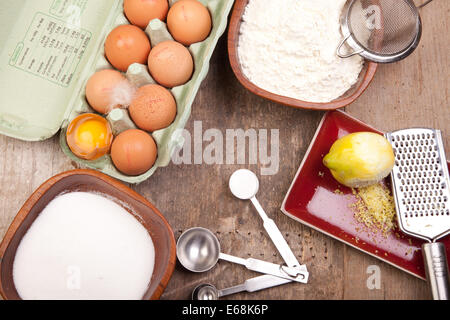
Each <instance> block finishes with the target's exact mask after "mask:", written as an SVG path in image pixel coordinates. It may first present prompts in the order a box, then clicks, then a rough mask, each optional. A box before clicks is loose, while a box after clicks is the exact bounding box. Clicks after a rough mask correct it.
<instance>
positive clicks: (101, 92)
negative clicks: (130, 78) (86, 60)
mask: <svg viewBox="0 0 450 320" xmlns="http://www.w3.org/2000/svg"><path fill="white" fill-rule="evenodd" d="M124 81H127V79H126V78H125V77H124V76H123V75H122V73H120V72H119V71H116V70H111V69H106V70H101V71H98V72H96V73H94V74H93V75H92V76H91V77H90V78H89V80H88V82H87V84H86V100H87V102H88V103H89V105H90V106H91V107H92V108H93V109H94V110H95V111H97V112H99V113H102V114H106V113H108V112H109V111H111V110H112V109H114V108H117V107H120V106H118V105H115V106H113V105H112V104H113V103H112V100H113V99H112V95H113V93H114V89H115V88H116V87H117V86H118V85H120V84H121V83H123V82H124Z"/></svg>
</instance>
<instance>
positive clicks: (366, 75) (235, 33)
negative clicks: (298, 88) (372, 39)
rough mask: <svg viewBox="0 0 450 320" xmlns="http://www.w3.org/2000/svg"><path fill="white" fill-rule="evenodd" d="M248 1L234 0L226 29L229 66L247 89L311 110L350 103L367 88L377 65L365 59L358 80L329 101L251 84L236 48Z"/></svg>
mask: <svg viewBox="0 0 450 320" xmlns="http://www.w3.org/2000/svg"><path fill="white" fill-rule="evenodd" d="M248 1H249V0H236V2H235V4H234V9H233V13H232V16H231V21H230V25H229V31H228V55H229V58H230V63H231V68H232V69H233V72H234V74H235V75H236V77H237V78H238V80H239V82H240V83H241V84H242V85H243V86H244V87H245V88H246V89H247V90H250V91H251V92H253V93H254V94H256V95H258V96H261V97H263V98H265V99H268V100H271V101H273V102H277V103H280V104H284V105H287V106H290V107H294V108H302V109H312V110H335V109H339V108H343V107H345V106H347V105H349V104H351V103H352V102H354V101H355V100H356V99H357V98H358V97H359V96H360V95H361V94H362V93H363V92H364V90H366V89H367V87H368V86H369V84H370V82H371V81H372V79H373V77H374V76H375V72H376V70H377V66H378V65H377V64H376V63H373V62H368V61H366V63H365V65H364V68H363V70H362V71H361V74H360V75H359V79H358V82H357V83H356V84H355V85H354V86H353V87H352V88H350V90H348V91H347V92H346V93H345V94H344V95H343V96H341V97H340V98H338V99H336V100H333V101H331V102H326V103H315V102H308V101H302V100H298V99H294V98H289V97H285V96H280V95H277V94H274V93H271V92H269V91H266V90H264V89H261V88H260V87H258V86H256V85H255V84H253V83H252V82H251V81H250V80H248V79H247V77H246V76H245V75H244V73H243V72H242V69H241V65H240V62H239V56H238V50H237V47H238V43H239V31H240V29H241V22H242V15H243V14H244V11H245V7H246V6H247V3H248Z"/></svg>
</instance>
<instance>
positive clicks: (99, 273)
mask: <svg viewBox="0 0 450 320" xmlns="http://www.w3.org/2000/svg"><path fill="white" fill-rule="evenodd" d="M75 196H76V197H80V198H77V199H80V200H82V201H83V203H80V204H77V203H76V200H75V201H74V197H75ZM99 199H100V200H99ZM64 201H66V202H64ZM67 201H69V202H70V201H72V202H71V203H72V206H73V207H79V209H80V210H79V211H78V213H79V215H77V214H72V216H71V215H70V212H72V213H76V212H77V211H76V210H73V208H67V209H64V205H65V204H68V203H69V202H67ZM89 204H90V205H91V206H93V207H94V208H93V210H94V211H92V212H95V211H98V210H99V209H100V210H101V209H102V208H104V210H103V211H104V212H103V213H102V214H103V215H104V216H98V217H93V216H89V214H87V212H86V211H88V210H87V208H88V207H89ZM52 206H53V207H52ZM95 206H97V207H95ZM66 207H67V205H66ZM52 208H53V209H54V210H53V212H49V211H51V210H50V209H52ZM113 211H114V212H113ZM51 214H53V216H54V217H53V218H51ZM55 216H56V218H55ZM58 216H60V217H59V218H58ZM44 218H45V219H44ZM51 219H53V220H51ZM55 219H56V220H55ZM58 219H59V221H58ZM79 219H86V221H83V222H82V223H80V221H77V220H79ZM80 225H81V226H84V227H83V228H85V229H83V230H81V235H82V236H81V239H78V240H77V241H78V242H79V243H72V244H70V243H69V244H68V240H69V242H70V239H71V237H76V236H77V235H76V234H77V232H78V233H79V234H80V230H78V231H77V227H78V229H79V226H80ZM38 226H39V228H41V229H39V228H38ZM53 226H54V228H53V230H52V227H53ZM61 226H64V228H66V229H65V230H60V229H61V228H62V227H61ZM122 226H123V228H122ZM39 230H41V235H39ZM42 231H45V232H44V235H45V237H42ZM65 233H70V236H67V235H65ZM137 234H139V235H137ZM39 236H40V238H41V239H40V241H42V245H41V246H40V244H36V241H39ZM50 236H56V237H58V236H59V237H61V241H60V243H58V241H54V239H53V241H52V242H48V241H47V243H46V242H45V241H46V239H45V238H46V237H50ZM30 237H31V239H28V238H30ZM32 237H35V238H34V239H33V238H32ZM78 237H80V236H79V235H78ZM36 238H37V239H38V240H36ZM42 238H44V239H42ZM142 239H144V240H145V239H147V240H148V241H149V242H150V244H149V245H148V246H147V244H146V243H140V242H138V241H141V240H142ZM30 240H31V243H28V244H27V242H30ZM47 240H48V239H47ZM80 240H81V241H80ZM144 240H142V241H144ZM133 241H134V242H133ZM33 242H34V243H33ZM64 246H65V247H64ZM77 248H81V250H77ZM175 248H176V245H175V239H174V235H173V231H172V229H171V227H170V226H169V224H168V223H167V221H166V219H165V218H164V217H163V215H162V214H161V213H160V212H159V211H158V210H157V209H156V208H155V207H154V206H153V205H152V204H151V203H149V202H148V201H147V200H146V199H144V198H143V197H142V196H140V195H139V194H137V193H136V192H134V191H133V190H131V189H130V188H128V187H126V186H125V185H123V184H121V183H120V182H118V181H116V180H114V179H113V178H110V177H108V176H106V175H104V174H102V173H99V172H97V171H94V170H74V171H69V172H65V173H61V174H59V175H57V176H55V177H53V178H51V179H49V180H48V181H47V182H45V183H44V184H43V185H41V186H40V187H39V188H38V189H37V190H36V191H35V192H34V193H33V194H32V195H31V197H30V198H29V199H28V200H27V201H26V202H25V204H24V205H23V207H22V208H21V209H20V211H19V212H18V214H17V215H16V217H15V219H14V220H13V222H12V224H11V226H10V227H9V229H8V231H7V232H6V235H5V237H4V239H3V241H2V243H1V244H0V294H1V296H2V297H3V298H4V299H8V300H19V299H22V298H23V297H22V296H21V295H19V292H21V293H24V294H27V295H28V296H27V297H25V298H24V299H27V298H30V297H31V298H32V297H33V295H32V294H33V292H30V291H31V290H30V287H32V286H36V283H38V282H36V281H37V280H36V279H33V278H32V274H33V273H34V274H42V275H41V278H45V276H46V274H45V272H46V270H45V269H46V268H47V269H52V268H53V269H55V272H54V274H53V275H54V276H52V277H51V276H50V275H48V274H47V276H48V281H45V280H42V286H43V287H44V286H46V287H47V288H43V290H42V294H41V293H39V294H41V295H38V297H39V298H42V299H47V297H49V298H48V299H54V298H55V299H56V298H61V299H78V298H80V299H91V297H92V298H93V299H102V298H103V297H102V295H101V294H102V291H101V290H104V291H103V292H107V293H108V294H106V295H105V296H106V299H110V298H111V299H126V300H128V299H129V298H128V297H136V299H143V300H148V299H151V300H154V299H159V298H160V296H161V294H162V293H163V291H164V289H165V287H166V285H167V284H168V282H169V279H170V277H171V275H172V272H173V270H174V266H175V260H176V252H175V251H176V249H175ZM52 250H53V251H52ZM58 250H59V251H58ZM65 251H70V252H71V255H65ZM147 251H148V252H147ZM49 252H50V254H49ZM52 252H57V253H58V254H54V255H53V256H52V254H51V253H52ZM88 252H90V254H88ZM42 256H45V259H42ZM103 256H105V257H107V258H109V259H110V260H107V259H103ZM27 259H28V260H27ZM102 259H103V260H104V261H102ZM61 260H64V261H61ZM150 260H151V261H150ZM26 261H32V262H34V261H36V263H33V270H31V267H28V268H27V265H26ZM72 261H73V263H72ZM105 261H106V264H105ZM102 263H103V264H102ZM127 263H128V264H127ZM91 264H92V267H91ZM60 265H63V266H64V271H61V273H62V275H58V274H57V273H58V267H59V266H60ZM78 266H80V267H79V270H78V269H77V267H78ZM130 267H131V268H130ZM133 268H134V269H133ZM149 269H150V270H149ZM121 270H122V271H124V270H125V272H122V273H121V272H120V271H121ZM127 270H132V271H133V272H134V271H135V270H138V272H140V271H143V272H142V275H140V276H141V278H139V275H136V274H130V273H129V272H126V271H127ZM47 273H48V272H47ZM27 274H28V279H27ZM58 276H62V278H61V279H63V281H64V286H66V287H67V289H68V290H73V291H71V292H69V295H67V293H68V292H65V294H66V295H61V296H58V291H57V285H55V289H54V291H53V292H51V291H50V290H49V288H48V287H51V286H52V285H54V284H53V283H51V282H52V281H53V280H54V279H53V278H55V277H58ZM77 277H79V279H78V278H77ZM108 277H109V278H108ZM36 278H37V277H36ZM80 279H81V280H80ZM26 281H30V283H29V284H27V283H26ZM77 281H78V282H77ZM102 281H103V287H101V288H93V287H92V286H95V285H97V284H98V283H100V285H102ZM128 282H133V285H134V286H135V287H136V288H133V287H132V286H131V285H130V286H128V288H124V287H126V286H127V285H128ZM124 284H125V285H124ZM58 285H59V286H62V285H61V282H60V283H59V284H58ZM114 286H115V288H116V292H115V294H111V292H108V291H107V290H111V288H114ZM118 288H124V289H127V290H129V293H130V294H129V295H125V294H124V293H123V292H121V290H119V289H118ZM99 289H101V290H99ZM77 290H78V291H77ZM132 290H140V291H135V292H131V291H132ZM27 291H28V292H27ZM36 291H39V290H36ZM45 291H47V293H48V295H47V296H46V295H44V294H43V292H45ZM86 292H91V293H94V295H91V296H89V295H83V294H85V293H86ZM136 293H137V295H136ZM130 299H134V298H130Z"/></svg>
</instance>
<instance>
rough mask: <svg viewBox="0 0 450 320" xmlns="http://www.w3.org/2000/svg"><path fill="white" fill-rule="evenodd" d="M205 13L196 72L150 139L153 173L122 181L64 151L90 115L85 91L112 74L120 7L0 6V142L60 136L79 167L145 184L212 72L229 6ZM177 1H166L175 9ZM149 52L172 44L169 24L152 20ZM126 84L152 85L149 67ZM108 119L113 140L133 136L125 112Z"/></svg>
mask: <svg viewBox="0 0 450 320" xmlns="http://www.w3.org/2000/svg"><path fill="white" fill-rule="evenodd" d="M200 1H201V2H202V3H203V4H204V5H205V6H207V8H208V9H209V11H210V13H211V17H212V21H213V28H212V31H211V34H210V35H209V37H208V38H207V39H206V40H205V41H203V42H199V43H195V44H193V45H191V46H190V47H189V50H190V52H191V54H192V56H193V58H194V63H195V70H194V74H193V76H192V78H191V80H190V81H189V82H188V83H186V84H185V85H182V86H179V87H175V88H173V89H171V92H172V94H173V96H174V97H175V100H176V102H177V116H176V118H175V121H174V122H173V123H172V124H171V125H170V126H169V127H167V128H165V129H162V130H158V131H155V132H153V133H152V136H153V138H154V139H155V141H156V143H157V145H158V158H157V160H156V163H155V165H154V166H153V167H152V168H151V169H150V170H149V171H148V172H146V173H144V174H142V175H140V176H127V175H124V174H122V173H121V172H119V171H118V170H117V169H116V168H115V167H114V165H113V163H112V161H111V158H110V156H109V155H106V156H104V157H102V158H100V159H97V160H95V161H87V160H83V159H80V158H78V157H76V156H75V155H74V154H73V153H72V152H71V151H70V149H69V147H68V146H67V143H66V138H65V137H66V129H67V127H68V125H69V123H70V121H71V120H73V119H74V118H75V117H76V116H78V115H80V114H82V113H86V112H94V111H93V110H92V109H91V108H90V106H89V105H88V103H87V102H86V99H85V95H84V89H85V86H86V83H87V81H88V79H89V77H90V76H91V75H92V74H93V73H95V72H96V71H99V70H102V69H112V68H113V67H112V66H111V65H110V64H109V62H108V61H107V60H106V58H105V57H104V49H103V47H104V41H105V39H106V37H107V35H108V34H109V32H110V31H111V30H112V29H114V28H115V27H117V26H118V25H122V24H129V22H128V20H127V19H126V17H125V15H124V13H123V1H122V0H120V1H111V0H39V1H26V0H18V1H2V3H1V4H0V27H1V28H0V75H1V81H0V96H2V103H1V104H0V134H4V135H7V136H10V137H14V138H17V139H21V140H25V141H42V140H46V139H48V138H50V137H52V136H54V135H55V134H56V133H57V132H58V131H60V135H59V141H60V144H61V147H62V150H63V151H64V153H65V154H66V155H67V156H68V157H70V158H71V159H72V160H73V161H75V162H77V163H79V164H81V165H82V166H84V167H88V168H92V169H96V170H99V171H101V172H103V173H105V174H108V175H110V176H112V177H114V178H117V179H120V180H122V181H125V182H128V183H140V182H142V181H145V180H146V179H148V178H149V177H150V176H151V175H152V174H153V173H154V172H155V170H156V169H157V168H158V167H165V166H167V165H168V164H169V163H170V160H171V157H172V154H173V152H174V151H175V150H176V149H177V148H178V147H181V146H182V145H183V143H184V140H183V136H182V131H181V130H180V129H183V128H184V127H185V125H186V122H187V120H188V119H189V116H190V114H191V107H192V103H193V101H194V99H195V96H196V94H197V91H198V89H199V87H200V85H201V83H202V81H203V80H204V79H205V77H206V75H207V73H208V70H209V61H210V58H211V56H212V53H213V51H214V48H215V46H216V44H217V41H218V40H219V38H220V37H221V35H222V34H223V33H224V31H225V29H226V26H227V22H228V15H229V13H230V11H231V8H232V6H233V3H234V0H200ZM175 2H176V1H169V3H170V5H173V3H175ZM145 31H146V33H147V34H148V36H149V38H150V41H151V43H152V47H154V46H155V45H156V44H158V43H159V42H162V41H165V40H168V39H172V37H171V35H170V33H169V32H168V30H167V28H166V24H165V23H164V22H162V21H159V20H157V19H155V20H153V21H151V22H150V24H149V26H148V27H147V29H146V30H145ZM126 77H127V78H128V79H129V80H130V81H131V82H133V83H134V84H135V85H136V86H138V87H139V86H143V85H146V84H149V83H155V82H154V80H153V79H152V77H151V76H150V74H149V73H148V69H147V66H145V65H140V64H133V65H131V66H130V68H129V69H128V71H127V72H126ZM106 118H107V119H108V121H109V122H110V124H111V126H112V128H113V132H114V133H115V134H118V133H120V132H122V131H124V130H127V129H130V128H135V125H134V123H133V122H132V121H131V119H130V117H129V115H128V111H127V110H123V109H115V110H113V111H111V112H110V113H109V114H108V115H107V116H106Z"/></svg>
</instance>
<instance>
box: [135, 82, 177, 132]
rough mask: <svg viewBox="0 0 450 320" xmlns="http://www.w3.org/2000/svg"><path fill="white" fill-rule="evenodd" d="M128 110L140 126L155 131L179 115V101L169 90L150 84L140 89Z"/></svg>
mask: <svg viewBox="0 0 450 320" xmlns="http://www.w3.org/2000/svg"><path fill="white" fill-rule="evenodd" d="M128 110H129V112H130V116H131V119H132V120H133V121H134V123H135V124H136V125H137V126H138V127H139V128H141V129H142V130H146V131H150V132H153V131H156V130H159V129H163V128H166V127H168V126H169V125H170V124H171V123H172V122H173V120H174V119H175V116H176V115H177V103H176V102H175V99H174V97H173V96H172V93H170V91H169V90H167V89H166V88H164V87H162V86H160V85H157V84H149V85H146V86H143V87H141V88H139V89H138V91H137V92H136V97H135V98H134V100H133V101H132V102H131V104H130V107H129V109H128Z"/></svg>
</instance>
